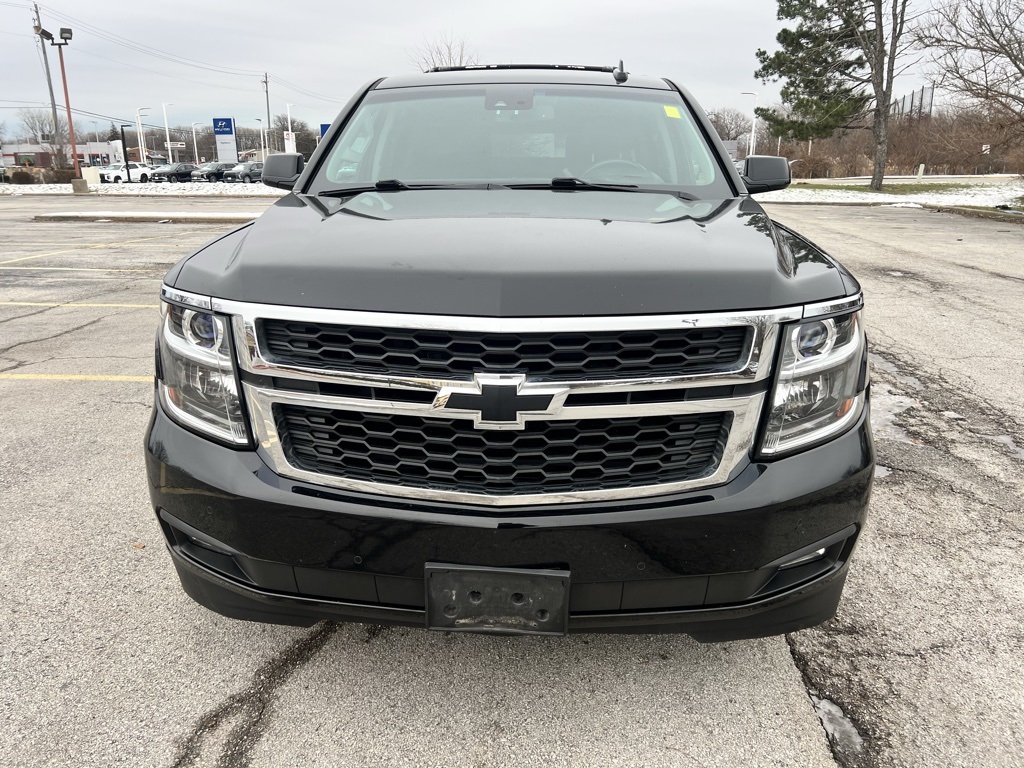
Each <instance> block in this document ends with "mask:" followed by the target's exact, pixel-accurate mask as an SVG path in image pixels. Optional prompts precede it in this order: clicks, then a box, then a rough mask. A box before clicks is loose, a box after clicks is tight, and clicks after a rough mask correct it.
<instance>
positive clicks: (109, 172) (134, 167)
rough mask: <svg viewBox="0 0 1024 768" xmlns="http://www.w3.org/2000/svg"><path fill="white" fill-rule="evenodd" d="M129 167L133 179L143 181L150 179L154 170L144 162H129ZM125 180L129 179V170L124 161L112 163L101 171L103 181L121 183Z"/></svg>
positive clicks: (101, 180)
mask: <svg viewBox="0 0 1024 768" xmlns="http://www.w3.org/2000/svg"><path fill="white" fill-rule="evenodd" d="M128 168H129V169H130V170H131V174H132V178H131V181H141V182H146V181H149V177H150V172H151V171H152V170H153V169H152V168H151V167H150V166H148V165H144V164H143V163H128ZM125 181H128V172H127V171H126V170H125V164H124V163H120V164H118V165H111V166H109V167H107V168H105V169H103V170H102V171H100V182H101V183H107V184H120V183H122V182H125Z"/></svg>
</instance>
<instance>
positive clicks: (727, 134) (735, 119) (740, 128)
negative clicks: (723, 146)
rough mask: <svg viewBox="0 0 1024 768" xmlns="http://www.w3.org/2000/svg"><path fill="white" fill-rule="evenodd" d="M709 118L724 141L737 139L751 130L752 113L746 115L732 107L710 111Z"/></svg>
mask: <svg viewBox="0 0 1024 768" xmlns="http://www.w3.org/2000/svg"><path fill="white" fill-rule="evenodd" d="M708 119H709V120H710V121H711V124H712V125H713V126H715V130H716V131H718V135H719V137H720V138H721V139H722V141H735V140H736V139H738V138H739V137H740V136H742V135H744V134H746V133H749V132H750V115H745V114H743V113H742V112H740V111H739V110H738V109H733V108H732V107H725V108H724V109H716V110H714V111H713V112H708Z"/></svg>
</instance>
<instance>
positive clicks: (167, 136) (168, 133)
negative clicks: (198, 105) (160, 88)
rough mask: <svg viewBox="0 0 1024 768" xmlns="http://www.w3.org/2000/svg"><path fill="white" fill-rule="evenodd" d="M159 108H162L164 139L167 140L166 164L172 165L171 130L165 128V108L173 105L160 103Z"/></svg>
mask: <svg viewBox="0 0 1024 768" xmlns="http://www.w3.org/2000/svg"><path fill="white" fill-rule="evenodd" d="M160 106H162V107H163V108H164V138H165V139H166V140H167V143H166V147H167V162H168V163H173V162H174V153H173V152H172V151H171V129H170V128H168V127H167V108H168V107H173V106H174V104H163V103H161V105H160Z"/></svg>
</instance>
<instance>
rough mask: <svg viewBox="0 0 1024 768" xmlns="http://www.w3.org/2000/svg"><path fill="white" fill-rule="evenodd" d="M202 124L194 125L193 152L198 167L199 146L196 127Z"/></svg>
mask: <svg viewBox="0 0 1024 768" xmlns="http://www.w3.org/2000/svg"><path fill="white" fill-rule="evenodd" d="M197 125H202V123H192V152H193V154H194V155H195V158H194V159H195V161H196V165H199V145H198V144H196V126H197Z"/></svg>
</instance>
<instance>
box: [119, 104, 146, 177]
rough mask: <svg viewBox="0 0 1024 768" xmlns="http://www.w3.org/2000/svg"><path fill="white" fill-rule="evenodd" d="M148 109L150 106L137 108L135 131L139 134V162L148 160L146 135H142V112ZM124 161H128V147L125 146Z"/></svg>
mask: <svg viewBox="0 0 1024 768" xmlns="http://www.w3.org/2000/svg"><path fill="white" fill-rule="evenodd" d="M144 110H145V111H148V110H149V107H139V108H138V109H136V110H135V132H136V133H137V134H138V136H139V162H140V163H145V162H146V137H145V136H143V135H142V112H143V111H144ZM124 161H125V162H126V163H127V162H128V147H125V148H124Z"/></svg>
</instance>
